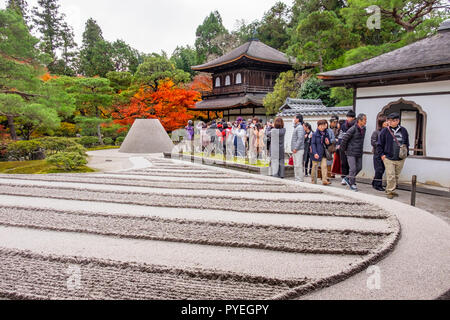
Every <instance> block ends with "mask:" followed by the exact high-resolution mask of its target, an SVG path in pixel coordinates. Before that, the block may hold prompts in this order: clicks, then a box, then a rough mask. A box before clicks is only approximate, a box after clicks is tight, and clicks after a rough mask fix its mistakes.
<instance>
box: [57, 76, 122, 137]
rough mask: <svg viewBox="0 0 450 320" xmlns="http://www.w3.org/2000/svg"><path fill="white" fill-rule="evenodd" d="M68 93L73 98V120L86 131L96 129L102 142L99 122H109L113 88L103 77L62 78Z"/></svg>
mask: <svg viewBox="0 0 450 320" xmlns="http://www.w3.org/2000/svg"><path fill="white" fill-rule="evenodd" d="M61 81H64V83H65V87H66V90H67V92H68V93H70V94H71V96H72V97H73V98H74V99H75V105H76V113H77V114H78V115H79V116H78V117H76V118H75V121H76V122H77V123H79V124H80V126H81V127H82V128H83V129H84V130H85V131H86V130H88V131H89V130H90V131H91V132H92V131H94V130H95V131H96V133H97V136H98V140H99V143H100V144H103V139H102V134H101V124H103V123H108V122H109V115H110V111H111V110H110V107H111V105H112V102H113V94H114V90H113V88H111V86H110V82H109V80H108V79H104V78H68V77H66V78H64V79H62V80H61Z"/></svg>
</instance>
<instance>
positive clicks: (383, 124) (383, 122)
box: [370, 115, 389, 192]
mask: <svg viewBox="0 0 450 320" xmlns="http://www.w3.org/2000/svg"><path fill="white" fill-rule="evenodd" d="M388 126H389V123H388V122H387V118H386V116H384V115H383V116H380V117H378V121H377V130H375V131H374V132H373V133H372V137H371V138H370V143H371V145H372V147H373V167H374V169H375V177H374V178H373V181H372V187H373V188H374V189H375V190H378V191H383V192H384V191H386V189H384V188H383V175H384V171H385V170H386V169H385V167H384V163H383V160H381V157H380V156H379V155H378V154H377V143H378V138H379V137H380V133H381V130H383V129H384V128H387V127H388Z"/></svg>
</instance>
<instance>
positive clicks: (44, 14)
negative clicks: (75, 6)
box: [32, 0, 76, 73]
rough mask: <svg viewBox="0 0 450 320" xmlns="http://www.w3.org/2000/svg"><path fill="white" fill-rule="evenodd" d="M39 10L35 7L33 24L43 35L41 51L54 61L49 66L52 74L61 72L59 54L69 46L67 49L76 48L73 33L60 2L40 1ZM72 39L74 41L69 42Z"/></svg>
mask: <svg viewBox="0 0 450 320" xmlns="http://www.w3.org/2000/svg"><path fill="white" fill-rule="evenodd" d="M38 4H39V8H38V7H34V8H33V10H32V12H33V14H34V17H33V22H34V24H35V26H36V27H37V30H38V31H39V32H40V34H41V44H40V46H41V49H42V51H44V52H45V53H47V54H48V55H49V56H50V57H51V59H52V61H51V62H50V63H49V64H48V65H47V68H48V69H49V71H50V72H55V73H56V72H57V71H59V70H58V69H57V68H56V66H57V61H58V57H57V52H58V50H59V49H63V48H64V46H68V48H67V49H71V48H74V47H75V46H76V44H75V43H74V42H73V37H74V35H73V31H72V30H71V28H70V27H68V25H67V23H65V22H64V19H65V14H64V13H61V12H60V6H59V4H58V0H38ZM67 39H72V41H67Z"/></svg>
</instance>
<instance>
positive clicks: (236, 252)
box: [0, 151, 448, 300]
mask: <svg viewBox="0 0 450 320" xmlns="http://www.w3.org/2000/svg"><path fill="white" fill-rule="evenodd" d="M96 155H97V156H98V157H99V158H98V159H101V160H100V161H98V163H102V162H104V163H105V164H106V167H107V169H108V170H107V171H105V172H96V173H84V174H49V175H0V202H1V203H2V206H1V208H0V256H1V260H2V262H3V263H2V264H1V265H0V275H1V278H2V281H1V282H0V297H2V298H6V299H256V300H259V299H298V298H300V299H301V298H302V297H307V296H308V294H312V293H314V292H318V291H321V290H323V289H324V288H327V287H332V286H334V285H336V284H339V283H343V282H345V281H346V280H347V279H351V278H352V277H353V276H355V275H357V274H361V273H363V271H366V270H367V269H368V268H369V267H370V266H373V265H376V264H377V263H378V262H380V261H383V259H384V258H386V257H387V256H389V255H390V254H391V253H392V252H395V250H396V246H397V244H398V242H399V240H400V239H401V236H402V230H401V229H402V227H401V226H402V225H401V223H400V221H399V219H398V217H397V216H396V215H395V214H394V213H392V211H389V210H386V209H385V208H383V206H382V205H377V204H374V203H373V201H365V200H364V199H356V198H355V197H350V196H347V195H342V194H341V195H340V194H336V193H335V192H330V191H328V190H331V189H326V188H321V187H314V186H310V185H307V184H295V183H292V182H286V181H282V180H276V179H272V178H267V177H262V176H257V175H250V174H245V173H239V172H234V171H230V170H225V169H217V168H213V167H207V166H202V165H198V164H192V163H189V162H180V161H178V160H170V159H164V158H162V157H160V156H155V155H152V156H145V157H142V156H141V157H139V158H136V157H135V158H130V159H129V158H126V157H124V156H121V158H116V159H115V160H114V161H112V160H109V162H108V163H107V162H106V161H105V159H106V158H108V156H112V157H114V156H118V154H117V151H104V152H102V151H100V152H97V153H96ZM130 160H131V162H130ZM133 161H134V165H133V164H132V162H133ZM94 162H95V161H94ZM137 163H138V164H137ZM114 164H116V167H114ZM117 164H118V167H117ZM108 166H109V167H108ZM122 167H131V168H129V169H125V170H118V168H122ZM109 169H111V170H109ZM444 232H445V231H444ZM443 245H444V249H445V245H448V242H447V243H445V242H444V244H443ZM443 259H447V260H448V257H443ZM441 267H443V266H442V265H441ZM444 269H445V267H444ZM444 272H445V270H444ZM364 290H367V288H365V289H364ZM439 290H441V289H439V288H438V289H437V292H439ZM441 291H442V290H441ZM444 292H445V290H444V291H443V292H442V293H444ZM435 295H439V294H437V293H436V294H435ZM324 298H326V297H324Z"/></svg>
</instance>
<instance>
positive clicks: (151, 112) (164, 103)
mask: <svg viewBox="0 0 450 320" xmlns="http://www.w3.org/2000/svg"><path fill="white" fill-rule="evenodd" d="M200 99H201V96H200V93H199V92H197V91H194V90H190V89H184V88H181V87H177V86H175V84H174V83H173V81H171V80H165V81H162V82H160V83H159V85H158V90H157V91H151V90H145V89H144V88H140V89H139V91H138V92H137V93H136V94H135V95H134V96H133V97H132V98H131V100H130V103H128V104H126V105H121V106H117V107H116V110H115V111H114V112H113V113H112V114H111V115H112V118H113V119H114V122H115V123H118V124H120V125H122V126H126V127H131V126H132V125H133V123H134V121H135V120H136V119H159V120H160V121H161V124H162V125H163V127H164V129H166V131H168V132H171V131H174V130H176V129H180V128H183V127H184V126H186V123H187V121H188V120H191V119H193V115H192V114H190V113H188V108H191V107H193V106H194V105H195V103H196V102H197V101H199V100H200ZM121 130H122V131H125V130H127V128H125V127H124V128H122V129H121Z"/></svg>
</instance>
